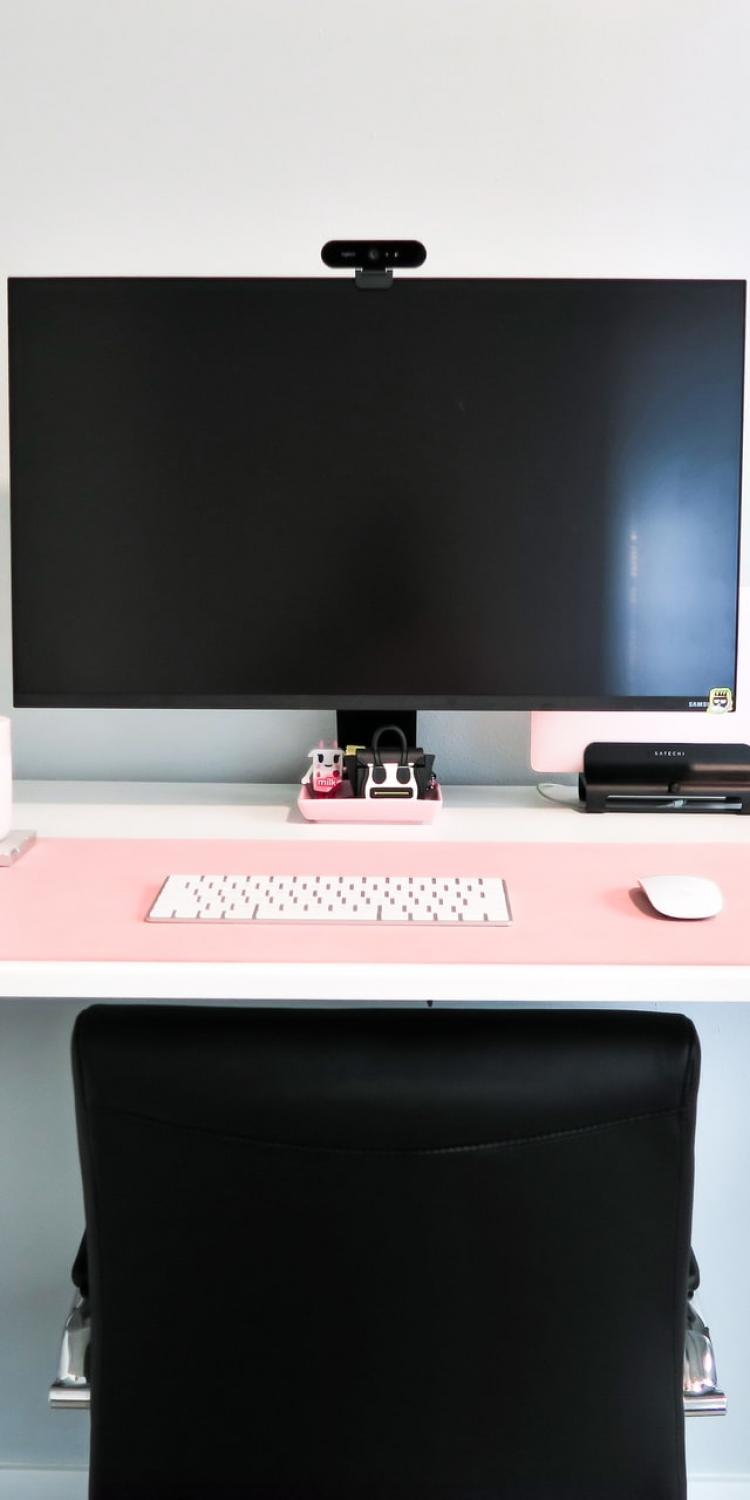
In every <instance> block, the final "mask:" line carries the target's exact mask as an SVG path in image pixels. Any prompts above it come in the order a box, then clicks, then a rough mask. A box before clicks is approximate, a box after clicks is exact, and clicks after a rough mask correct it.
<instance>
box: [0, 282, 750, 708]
mask: <svg viewBox="0 0 750 1500" xmlns="http://www.w3.org/2000/svg"><path fill="white" fill-rule="evenodd" d="M744 307H745V284H744V283H743V282H739V281H611V280H607V281H586V280H565V281H563V280H485V279H471V280H465V279H440V278H438V279H430V278H428V277H424V276H422V275H420V274H417V275H415V276H413V278H412V279H411V280H409V279H407V278H402V279H399V278H398V277H397V278H396V279H395V280H394V282H393V285H391V286H384V288H383V289H382V290H372V289H368V290H363V289H362V288H361V287H359V286H357V285H355V282H354V280H353V279H351V280H350V279H348V278H344V277H331V278H330V279H329V278H326V277H325V276H321V277H315V278H311V279H295V278H290V279H263V278H257V279H256V278H254V279H232V278H227V279H194V278H186V279H157V278H144V279H135V278H126V279H122V278H117V279H108V278H105V279H100V278H85V279H84V278H65V279H63V278H23V279H12V280H11V282H10V428H11V513H12V586H13V656H14V695H15V703H16V704H17V705H19V706H22V707H33V706H35V705H63V706H77V705H78V706H110V705H111V706H117V707H125V706H131V705H132V706H139V707H144V706H146V707H150V706H159V707H169V706H175V707H186V706H205V707H273V706H282V705H283V706H286V707H294V706H298V707H316V706H331V707H338V708H371V709H373V710H377V711H379V712H380V711H385V710H390V709H394V708H399V707H402V708H406V707H410V708H419V707H425V708H426V707H429V708H459V709H460V708H467V709H479V708H559V707H567V708H581V709H583V708H589V709H591V708H611V709H648V708H659V709H664V708H668V709H675V710H686V709H694V710H695V711H696V712H704V711H705V708H706V704H707V700H708V695H709V693H710V692H711V690H712V689H718V688H723V689H727V690H728V691H729V692H730V693H734V690H735V685H736V684H735V670H736V644H737V581H738V558H739V523H740V468H741V438H742V394H743V343H744Z"/></svg>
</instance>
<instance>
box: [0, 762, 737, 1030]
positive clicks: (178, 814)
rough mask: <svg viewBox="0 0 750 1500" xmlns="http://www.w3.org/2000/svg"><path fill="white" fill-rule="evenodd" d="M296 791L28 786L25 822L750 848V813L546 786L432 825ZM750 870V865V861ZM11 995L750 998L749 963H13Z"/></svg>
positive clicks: (60, 833)
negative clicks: (341, 815) (387, 819)
mask: <svg viewBox="0 0 750 1500" xmlns="http://www.w3.org/2000/svg"><path fill="white" fill-rule="evenodd" d="M296 796H297V788H296V787H292V786H281V785H278V786H268V785H265V786H252V785H246V786H242V785H233V784H211V783H184V782H183V783H155V782H148V783H147V782H130V783H120V782H41V781H38V782H33V781H26V782H17V783H16V786H15V800H14V820H13V821H14V827H17V828H34V829H36V831H37V833H38V834H39V836H40V837H45V838H75V837H81V838H151V839H153V838H191V839H196V838H212V839H214V838H215V839H230V838H232V839H234V838H236V839H253V838H256V839H257V838H262V839H268V840H270V839H282V840H289V839H291V840H295V839H303V840H305V841H306V842H310V841H313V840H316V839H318V840H321V841H325V842H330V841H338V840H341V841H360V842H365V841H367V842H370V841H372V840H385V841H388V842H393V841H396V840H399V841H400V840H402V839H408V840H409V841H410V842H415V843H419V844H422V845H424V844H430V843H446V842H449V841H451V840H456V841H472V842H477V843H480V842H486V841H489V842H494V843H498V844H502V843H523V842H532V843H533V842H539V843H552V842H560V843H579V842H585V843H609V844H611V843H639V844H642V843H664V844H669V843H680V844H690V845H694V846H695V849H696V860H695V865H696V868H695V873H696V874H700V873H701V867H700V845H701V843H715V844H716V843H725V842H726V843H740V844H747V845H748V847H749V852H750V817H747V818H744V817H739V816H736V815H721V814H706V815H703V814H692V815H691V814H687V815H681V814H677V815H673V814H662V815H658V814H637V815H636V814H632V815H624V814H602V815H586V814H583V813H581V812H579V811H578V810H577V809H575V808H573V807H566V806H558V805H554V804H552V803H550V802H547V801H545V800H544V799H543V798H542V797H540V795H539V793H538V792H537V791H536V789H535V788H534V787H450V786H449V787H447V788H444V798H445V807H444V810H443V813H442V815H441V816H440V817H439V818H438V819H437V820H436V822H435V823H434V824H432V825H430V826H425V827H421V826H419V827H411V828H406V827H398V826H396V825H387V824H384V825H382V826H381V827H372V826H363V825H356V824H351V825H336V826H330V827H328V826H324V825H316V824H308V823H305V821H304V820H303V819H302V817H301V816H300V814H299V813H298V811H297V808H296ZM749 869H750V866H749ZM0 995H2V996H14V997H19V998H26V997H39V998H55V997H60V998H77V999H81V1000H91V999H130V1000H139V999H154V1000H167V999H175V1000H177V999H182V1000H225V1001H242V1000H254V1001H263V1000H267V1001H269V1002H272V1003H275V1004H277V1003H279V1002H283V1001H295V1000H310V1001H338V1002H348V1003H352V1002H357V1001H360V1002H372V1001H376V1000H380V1001H408V1000H411V1001H414V1000H436V1001H440V1000H442V1001H453V1002H456V1001H463V1002H471V1001H474V1002H476V1001H492V1000H494V1001H505V1002H507V1001H518V1002H528V1001H541V1002H544V1001H547V1002H566V1003H570V1002H575V1001H589V1002H592V1003H599V1004H602V1003H605V1004H606V1003H609V1004H612V1003H627V1002H634V1003H641V1004H651V1003H657V1002H663V1001H676V1002H682V1003H688V1002H690V1001H711V1000H724V1001H727V1000H737V1001H741V1000H750V934H749V937H748V963H747V965H742V966H739V967H738V966H729V965H717V966H716V967H713V966H700V967H694V966H687V965H686V966H684V967H683V966H671V965H670V966H665V965H659V966H653V967H648V966H640V965H634V964H628V965H618V966H605V965H589V964H585V965H583V964H575V965H573V964H570V965H551V964H523V965H508V964H502V965H478V964H467V965H463V964H462V965H437V964H434V965H433V964H408V965H402V964H378V965H373V964H349V963H347V964H333V963H331V964H299V963H290V964H237V963H232V964H215V963H206V964H203V963H201V964H195V963H185V964H179V963H158V964H153V963H93V962H88V963H85V962H81V963H69V962H66V963H62V962H33V961H29V960H24V961H6V962H3V963H0Z"/></svg>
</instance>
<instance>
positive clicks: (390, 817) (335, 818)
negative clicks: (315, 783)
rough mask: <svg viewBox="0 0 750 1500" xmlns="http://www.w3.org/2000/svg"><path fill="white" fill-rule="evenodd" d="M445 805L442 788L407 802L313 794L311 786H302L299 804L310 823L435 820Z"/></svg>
mask: <svg viewBox="0 0 750 1500" xmlns="http://www.w3.org/2000/svg"><path fill="white" fill-rule="evenodd" d="M442 805H443V796H442V792H441V791H440V787H439V786H438V787H436V789H435V791H434V792H429V793H428V795H427V796H426V797H418V798H414V799H405V800H404V801H403V802H399V801H398V800H391V798H389V797H384V798H383V799H382V800H381V801H372V802H371V801H370V800H369V799H368V798H367V797H313V796H312V794H311V792H310V788H309V786H307V785H303V786H301V787H300V793H299V797H298V798H297V806H298V808H299V810H300V812H301V813H302V816H303V818H307V821H308V823H432V822H433V821H434V819H435V818H436V817H437V815H438V813H439V812H440V809H441V807H442Z"/></svg>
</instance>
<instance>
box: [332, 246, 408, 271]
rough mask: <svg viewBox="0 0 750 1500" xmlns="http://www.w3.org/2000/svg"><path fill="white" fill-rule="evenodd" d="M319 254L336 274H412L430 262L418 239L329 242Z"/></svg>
mask: <svg viewBox="0 0 750 1500" xmlns="http://www.w3.org/2000/svg"><path fill="white" fill-rule="evenodd" d="M320 253H321V257H322V259H323V261H324V263H325V265H327V266H330V267H331V270H333V271H374V272H378V271H379V272H381V273H382V272H383V271H391V272H392V271H402V270H403V271H413V270H414V269H415V268H416V267H417V266H422V265H424V263H425V261H426V259H427V251H426V250H425V247H424V245H421V244H420V242H419V240H329V241H328V243H327V244H326V245H324V246H323V249H322V250H321V252H320Z"/></svg>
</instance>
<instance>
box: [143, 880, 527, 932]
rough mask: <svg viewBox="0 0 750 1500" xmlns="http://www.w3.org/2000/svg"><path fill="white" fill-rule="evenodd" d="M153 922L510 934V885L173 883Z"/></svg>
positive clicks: (163, 894) (167, 885)
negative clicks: (364, 926) (467, 929)
mask: <svg viewBox="0 0 750 1500" xmlns="http://www.w3.org/2000/svg"><path fill="white" fill-rule="evenodd" d="M146 920H147V921H148V922H251V923H253V924H255V923H258V922H329V923H337V924H340V923H342V922H346V923H348V924H349V923H354V924H357V923H367V924H369V925H372V924H373V923H374V924H378V923H384V924H387V925H391V926H392V925H393V924H394V923H397V924H399V925H405V924H407V923H409V922H411V923H414V924H416V925H421V926H424V925H427V926H431V925H432V924H433V923H435V922H437V923H438V924H439V925H440V926H442V927H445V926H448V927H459V926H466V927H483V926H489V927H504V926H507V924H508V923H509V922H510V920H511V915H510V908H509V906H508V898H507V893H506V889H505V881H504V880H495V879H491V878H483V877H482V876H481V875H476V876H469V875H450V876H443V875H432V876H430V875H330V874H326V875H168V876H167V879H166V880H165V882H164V884H163V886H162V888H161V890H160V892H159V894H158V896H157V898H156V900H155V902H154V904H153V906H152V907H151V910H150V911H149V913H148V916H147V918H146Z"/></svg>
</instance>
